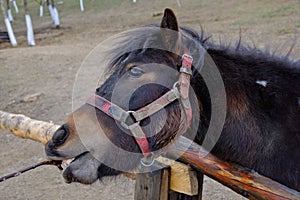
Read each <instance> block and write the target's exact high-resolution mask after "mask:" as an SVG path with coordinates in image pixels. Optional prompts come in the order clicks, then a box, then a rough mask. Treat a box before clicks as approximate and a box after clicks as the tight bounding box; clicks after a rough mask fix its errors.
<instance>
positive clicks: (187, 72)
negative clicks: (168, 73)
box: [179, 67, 193, 76]
mask: <svg viewBox="0 0 300 200" xmlns="http://www.w3.org/2000/svg"><path fill="white" fill-rule="evenodd" d="M179 72H181V73H185V74H188V75H190V76H192V75H193V71H192V70H191V69H189V68H186V67H181V68H180V70H179Z"/></svg>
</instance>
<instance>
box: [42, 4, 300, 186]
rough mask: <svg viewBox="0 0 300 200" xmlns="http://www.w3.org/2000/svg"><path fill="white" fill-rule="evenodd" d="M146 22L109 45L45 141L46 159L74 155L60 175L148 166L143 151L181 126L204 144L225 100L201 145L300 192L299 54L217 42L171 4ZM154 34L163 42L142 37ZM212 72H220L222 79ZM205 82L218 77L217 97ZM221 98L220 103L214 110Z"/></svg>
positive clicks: (84, 179)
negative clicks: (96, 76) (96, 73)
mask: <svg viewBox="0 0 300 200" xmlns="http://www.w3.org/2000/svg"><path fill="white" fill-rule="evenodd" d="M144 28H145V29H143V28H142V29H139V30H134V31H131V32H129V33H126V36H127V37H128V38H127V39H126V40H124V41H122V42H119V43H117V46H116V47H115V48H113V50H112V51H110V52H109V53H110V56H107V57H106V58H107V59H109V62H108V64H107V66H106V72H107V77H108V78H106V80H105V81H104V82H103V84H102V85H101V86H99V87H98V88H97V89H96V91H95V94H94V95H93V96H92V97H91V98H89V100H88V101H87V102H86V103H85V104H83V105H82V106H81V107H80V108H78V109H77V110H75V111H74V112H73V113H71V114H70V115H69V117H68V118H67V120H66V123H64V124H63V125H62V126H61V127H60V128H59V129H58V130H57V131H56V132H55V134H54V135H53V137H52V139H51V140H50V141H49V142H48V143H47V144H46V146H45V151H46V154H47V156H48V157H49V158H50V159H52V160H67V159H72V161H71V162H70V163H67V164H66V168H65V169H64V171H63V177H64V178H65V181H66V182H67V183H71V182H80V183H83V184H92V183H93V182H95V181H96V180H98V179H101V178H102V177H105V176H116V175H118V174H120V173H122V171H127V170H128V171H130V170H133V169H136V168H137V167H138V166H141V163H142V164H144V165H147V164H150V165H151V163H147V162H145V161H147V160H151V159H145V158H149V157H151V156H153V154H154V155H156V154H161V153H162V152H164V151H166V150H167V149H168V148H169V146H170V145H172V144H173V143H174V142H175V141H176V139H177V138H178V137H179V136H180V135H182V134H187V137H190V138H192V139H193V140H194V141H195V142H196V143H198V144H200V145H201V144H202V145H203V144H204V143H205V141H206V138H207V136H208V132H209V128H210V127H214V126H215V125H216V124H218V123H219V121H218V120H217V121H216V120H214V119H213V118H214V117H213V116H218V115H219V111H220V113H221V111H222V109H223V110H225V115H224V116H225V117H224V122H223V123H220V124H221V125H222V126H221V129H220V133H219V135H217V136H216V137H212V139H211V140H214V142H213V145H211V146H210V145H206V146H205V145H204V147H205V148H210V149H209V150H210V152H211V153H212V154H213V155H215V156H217V157H218V158H220V159H222V160H225V161H228V162H231V163H236V164H239V165H242V166H244V167H247V168H249V169H252V170H255V171H256V172H258V173H259V174H262V175H264V176H267V177H269V178H271V179H273V180H275V181H277V182H279V183H281V184H284V185H286V186H287V187H290V188H292V189H295V190H298V191H300V174H299V173H300V172H299V171H300V145H299V144H300V61H295V60H292V59H290V58H289V56H282V55H275V54H272V53H268V52H265V51H262V50H260V49H258V48H256V47H249V46H246V45H244V44H242V43H241V41H240V40H239V42H238V43H237V45H236V46H228V45H224V44H216V43H214V42H213V41H212V40H210V37H205V36H204V33H203V32H201V33H197V32H196V31H194V30H192V29H190V28H187V27H180V26H179V25H178V22H177V18H176V16H175V14H174V12H173V11H172V10H171V9H169V8H167V9H165V11H164V14H163V17H162V21H161V24H160V25H149V26H145V27H144ZM147 28H150V29H151V30H152V29H153V30H155V31H154V33H151V34H150V35H149V34H148V32H149V31H147V30H149V29H147ZM186 38H191V40H190V42H186V40H187V39H186ZM153 41H155V42H156V44H160V45H162V46H163V48H154V47H153V46H151V45H150V47H149V46H147V44H153ZM135 46H138V47H139V48H134V47H135ZM154 46H155V45H154ZM131 47H132V48H131ZM212 63H214V64H212ZM213 66H216V68H217V72H215V71H210V74H209V75H208V76H207V77H208V78H207V77H206V78H204V74H203V73H202V71H203V70H204V69H208V71H209V69H210V68H212V67H213ZM212 73H219V77H221V80H222V81H221V83H220V84H219V83H218V84H217V82H218V80H217V79H216V77H218V76H215V74H212ZM208 79H209V80H208ZM161 80H163V82H160V81H161ZM209 81H210V82H211V84H212V85H213V84H216V85H213V88H215V89H216V92H215V94H217V95H216V96H215V97H212V92H211V91H210V86H209V85H208V83H207V82H209ZM222 87H223V89H224V93H222ZM132 88H134V89H132ZM130 89H132V90H130ZM129 90H130V92H129ZM129 93H130V94H129ZM125 99H126V100H125ZM219 99H222V101H221V103H222V102H223V103H224V105H223V106H224V107H223V108H220V109H215V108H214V107H216V106H214V105H215V103H214V101H215V100H216V101H218V100H219ZM224 99H225V100H224ZM155 102H156V103H155ZM162 102H164V103H162ZM166 102H167V103H166ZM157 105H160V106H157ZM220 105H221V104H220ZM158 107H159V108H158ZM216 112H217V114H216ZM145 113H146V114H145ZM99 129H101V131H99ZM95 132H97V134H95ZM207 144H209V142H208V143H207ZM123 151H124V152H126V153H123ZM128 152H129V153H128ZM153 152H154V153H153ZM152 153H153V154H152ZM141 161H142V162H141ZM143 161H144V162H143Z"/></svg>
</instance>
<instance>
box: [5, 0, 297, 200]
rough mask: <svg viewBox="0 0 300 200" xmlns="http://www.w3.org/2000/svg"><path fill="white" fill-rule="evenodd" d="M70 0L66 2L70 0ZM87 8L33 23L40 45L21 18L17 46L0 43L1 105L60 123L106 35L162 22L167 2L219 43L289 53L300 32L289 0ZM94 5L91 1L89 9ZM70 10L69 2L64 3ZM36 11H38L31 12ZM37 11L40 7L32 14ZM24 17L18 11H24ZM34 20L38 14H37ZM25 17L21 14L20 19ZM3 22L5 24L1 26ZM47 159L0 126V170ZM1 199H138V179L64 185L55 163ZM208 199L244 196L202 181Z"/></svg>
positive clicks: (13, 183)
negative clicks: (30, 43) (82, 70)
mask: <svg viewBox="0 0 300 200" xmlns="http://www.w3.org/2000/svg"><path fill="white" fill-rule="evenodd" d="M65 4H67V2H65ZM86 4H87V10H86V11H85V12H84V13H80V12H79V8H77V7H76V8H73V9H71V10H70V8H68V9H69V10H64V8H65V7H64V6H66V5H58V8H59V11H60V13H61V24H62V25H61V28H60V29H58V30H57V29H54V28H53V27H52V25H51V23H50V22H49V20H50V19H48V21H47V20H40V19H36V23H35V21H33V24H34V27H35V31H36V43H37V45H36V46H35V47H27V45H26V37H25V36H26V34H25V29H24V26H23V25H22V23H20V22H19V24H18V23H16V25H15V29H16V35H17V40H18V41H19V46H18V47H16V48H11V47H10V45H9V44H7V43H0V92H1V95H0V109H1V110H4V111H8V112H12V113H22V114H25V115H27V116H29V117H32V118H35V119H39V120H45V121H53V122H54V123H56V124H62V123H63V122H64V119H65V118H66V116H67V115H68V113H70V112H71V111H72V88H73V84H74V81H75V76H76V73H77V71H78V69H79V67H80V65H81V63H82V62H83V60H84V58H85V57H86V56H87V55H88V54H89V52H90V51H91V50H92V49H93V48H94V47H95V46H96V45H97V44H98V43H100V42H101V41H102V40H104V39H106V38H108V37H109V36H112V35H114V34H116V33H118V32H121V31H124V30H129V29H130V28H134V27H138V26H139V25H142V24H149V23H159V22H160V17H153V16H152V15H153V13H158V12H162V11H163V8H164V7H173V8H174V10H175V12H176V13H177V15H178V19H179V22H180V23H181V24H182V25H186V26H189V27H193V28H194V29H196V30H200V25H202V26H203V27H204V28H205V30H206V31H207V32H208V33H212V34H213V38H215V41H219V38H221V39H222V38H227V39H226V41H228V42H229V41H232V42H233V43H234V41H235V40H236V39H238V36H239V32H240V31H241V33H242V38H243V41H245V42H248V43H249V44H252V41H254V43H255V44H256V45H257V46H259V47H262V46H264V44H269V45H270V46H271V49H273V50H274V49H275V47H278V49H279V52H282V53H284V52H287V51H288V47H290V46H291V44H292V43H294V41H295V39H296V38H299V33H300V15H299V13H300V2H299V0H290V1H284V2H283V1H279V0H275V1H271V0H266V1H259V0H254V1H251V2H249V1H243V0H241V1H238V0H229V1H222V0H218V1H214V2H211V1H208V0H207V1H204V0H201V1H200V0H190V1H182V2H181V7H178V5H177V4H176V1H174V2H172V1H158V0H155V1H145V0H144V1H138V2H137V3H136V4H132V3H131V2H130V1H128V2H127V1H126V2H125V1H123V2H122V3H120V6H116V5H113V6H110V7H107V8H105V9H103V8H102V9H101V12H98V11H97V8H95V7H94V8H93V5H92V1H86ZM88 6H90V7H88ZM66 9H67V8H66ZM33 15H34V14H33ZM35 15H36V13H35ZM19 18H21V17H19ZM33 19H34V20H35V18H33ZM19 20H20V19H19ZM0 28H1V26H0ZM299 52H300V45H299V44H296V46H295V48H294V51H293V53H292V57H294V58H298V59H299ZM35 93H40V94H41V95H40V96H39V97H38V99H37V100H36V101H34V102H23V101H22V99H23V98H24V97H25V96H27V95H30V94H35ZM44 159H45V155H44V149H43V146H42V145H41V144H39V143H36V142H33V141H29V140H23V139H20V138H16V137H15V136H13V135H11V134H10V133H6V132H2V131H0V160H1V162H0V176H2V175H5V174H8V173H11V172H13V171H15V170H18V169H20V168H23V167H26V166H29V165H31V164H33V163H36V162H39V161H42V160H44ZM0 191H1V192H0V199H20V200H21V199H124V200H125V199H133V193H134V181H132V180H130V179H128V178H125V177H117V178H113V179H110V178H107V179H104V180H103V181H102V182H97V183H95V184H93V185H89V186H86V185H81V184H76V183H74V184H71V185H68V184H66V183H64V181H63V178H62V177H61V175H60V172H59V171H58V169H56V168H55V167H51V166H44V167H41V168H38V169H36V170H33V171H31V172H28V173H25V174H23V175H21V176H19V177H17V178H13V179H10V180H8V181H5V182H2V183H0ZM204 199H243V198H242V197H240V196H238V195H236V194H235V193H233V192H231V191H230V190H228V189H226V188H225V187H222V186H221V185H220V184H218V183H215V182H214V181H212V180H210V179H205V185H204Z"/></svg>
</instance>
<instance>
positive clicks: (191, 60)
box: [182, 54, 193, 63]
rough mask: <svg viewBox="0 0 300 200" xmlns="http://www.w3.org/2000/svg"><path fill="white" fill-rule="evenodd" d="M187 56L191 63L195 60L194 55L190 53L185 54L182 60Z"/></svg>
mask: <svg viewBox="0 0 300 200" xmlns="http://www.w3.org/2000/svg"><path fill="white" fill-rule="evenodd" d="M185 58H187V59H188V60H189V61H190V62H191V63H192V62H193V56H190V55H189V54H183V55H182V60H183V59H185Z"/></svg>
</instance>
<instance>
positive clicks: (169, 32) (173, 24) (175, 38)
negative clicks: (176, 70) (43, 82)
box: [160, 8, 181, 54]
mask: <svg viewBox="0 0 300 200" xmlns="http://www.w3.org/2000/svg"><path fill="white" fill-rule="evenodd" d="M160 27H161V35H162V39H163V43H164V44H165V47H166V48H167V50H168V51H170V52H173V53H177V54H179V53H180V43H181V41H180V33H179V26H178V22H177V18H176V16H175V14H174V12H173V11H172V10H171V9H170V8H166V9H165V12H164V16H163V18H162V21H161V24H160Z"/></svg>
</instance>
